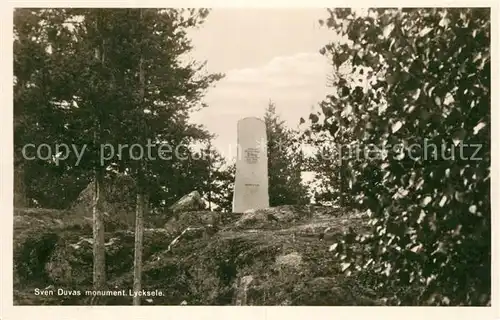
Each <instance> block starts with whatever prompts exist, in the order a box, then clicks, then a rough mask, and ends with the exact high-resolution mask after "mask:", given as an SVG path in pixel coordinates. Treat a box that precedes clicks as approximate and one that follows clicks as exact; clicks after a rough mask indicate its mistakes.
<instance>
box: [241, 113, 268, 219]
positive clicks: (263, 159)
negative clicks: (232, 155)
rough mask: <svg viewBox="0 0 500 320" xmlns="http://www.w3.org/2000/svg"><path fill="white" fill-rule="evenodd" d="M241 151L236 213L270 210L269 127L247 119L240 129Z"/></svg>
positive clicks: (258, 121) (261, 122)
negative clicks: (267, 132) (268, 208)
mask: <svg viewBox="0 0 500 320" xmlns="http://www.w3.org/2000/svg"><path fill="white" fill-rule="evenodd" d="M237 139H238V140H237V141H238V151H237V157H236V177H235V181H234V195H233V212H244V211H246V210H249V209H263V208H267V207H269V193H268V172H267V136H266V124H265V123H264V121H262V120H261V119H259V118H253V117H251V118H244V119H241V120H240V121H238V126H237Z"/></svg>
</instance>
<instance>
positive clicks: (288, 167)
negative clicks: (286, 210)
mask: <svg viewBox="0 0 500 320" xmlns="http://www.w3.org/2000/svg"><path fill="white" fill-rule="evenodd" d="M264 122H265V123H266V133H267V154H268V172H269V203H270V205H271V206H279V205H286V204H288V205H294V204H305V203H308V202H309V199H308V197H307V188H306V186H304V184H303V183H302V166H303V161H302V160H303V159H302V152H301V149H300V146H299V145H298V144H297V138H296V136H297V133H296V132H293V131H292V130H290V129H289V128H287V127H286V125H285V122H284V121H283V120H281V119H280V117H279V116H278V115H277V114H276V106H275V105H274V103H273V102H272V101H270V102H269V105H268V107H267V109H266V113H265V116H264Z"/></svg>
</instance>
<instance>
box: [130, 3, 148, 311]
mask: <svg viewBox="0 0 500 320" xmlns="http://www.w3.org/2000/svg"><path fill="white" fill-rule="evenodd" d="M139 14H140V17H141V19H142V9H139ZM143 60H144V59H143V57H142V53H141V57H140V58H139V106H138V110H137V111H138V115H139V117H140V118H139V121H140V122H139V123H140V124H141V127H140V129H139V137H140V138H141V139H139V141H142V142H145V140H146V139H145V138H144V137H146V136H147V133H146V123H145V120H144V112H143V109H144V106H143V102H144V94H145V76H144V66H143V63H144V61H143ZM144 174H145V161H144V159H143V158H141V159H140V160H139V162H138V168H137V203H136V212H135V246H134V292H138V291H141V289H142V281H141V280H142V279H141V278H142V246H143V237H144V212H145V211H146V206H147V203H148V201H147V196H146V188H145V176H144ZM132 304H133V305H135V306H138V305H140V304H141V298H140V296H138V295H135V296H134V297H133V300H132Z"/></svg>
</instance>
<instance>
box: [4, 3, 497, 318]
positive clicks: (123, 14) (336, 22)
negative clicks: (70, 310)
mask: <svg viewBox="0 0 500 320" xmlns="http://www.w3.org/2000/svg"><path fill="white" fill-rule="evenodd" d="M11 10H12V8H11ZM491 20H492V16H491V8H489V7H425V8H424V7H422V8H420V7H407V8H405V7H402V8H392V7H385V8H378V7H367V8H348V7H339V8H319V7H318V8H314V7H311V8H307V7H303V8H302V7H301V8H292V7H290V8H286V7H277V8H251V7H248V8H244V7H227V8H224V7H216V8H189V7H186V8H170V7H167V8H154V7H149V8H139V7H137V8H133V7H130V8H126V7H122V8H104V7H103V8H92V7H88V8H86V7H51V8H48V7H44V8H28V7H22V8H21V7H19V8H15V9H13V29H12V33H13V140H14V141H13V169H12V170H13V203H14V204H13V240H12V241H13V246H12V270H7V271H5V272H8V273H11V274H12V282H13V286H12V295H13V304H14V306H139V305H140V306H294V307H296V306H323V307H325V306H331V307H333V306H373V307H375V306H376V307H384V306H385V307H387V306H391V307H392V306H400V307H401V306H411V307H443V306H447V307H449V306H451V307H453V306H455V307H458V306H475V307H488V308H491V306H492V305H495V306H496V303H497V302H495V303H493V300H494V299H496V298H498V297H496V298H492V290H493V289H492V286H493V282H492V281H493V279H494V278H493V276H492V274H493V273H492V272H493V267H492V260H493V257H492V228H491V227H492V215H491V201H490V200H491V180H490V177H491V131H490V130H491V128H492V126H491V112H490V110H491V103H492V102H491V101H492V100H491V76H492V69H491V60H492V59H491V41H492V36H491V31H492V30H491V27H492V25H491ZM497 37H498V35H497ZM7 77H8V76H7ZM9 81H10V80H9ZM9 121H10V120H9ZM9 228H10V225H9ZM497 286H498V284H497ZM9 290H11V289H9ZM291 310H292V311H290V312H293V309H291ZM269 318H271V317H269Z"/></svg>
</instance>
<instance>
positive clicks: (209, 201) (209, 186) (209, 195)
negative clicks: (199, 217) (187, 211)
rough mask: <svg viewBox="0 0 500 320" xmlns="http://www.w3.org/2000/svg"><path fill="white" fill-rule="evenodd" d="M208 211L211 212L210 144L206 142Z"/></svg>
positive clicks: (211, 167) (211, 166) (211, 168)
mask: <svg viewBox="0 0 500 320" xmlns="http://www.w3.org/2000/svg"><path fill="white" fill-rule="evenodd" d="M207 149H208V152H207V153H208V177H207V178H208V181H207V183H208V211H212V170H213V165H212V144H211V143H210V141H208V146H207Z"/></svg>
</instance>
